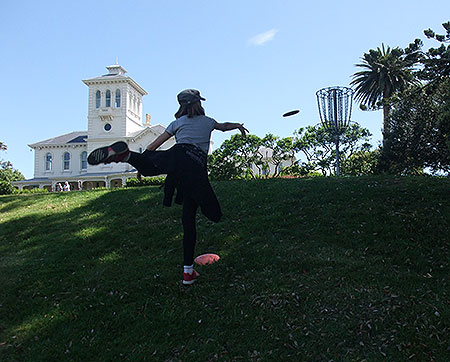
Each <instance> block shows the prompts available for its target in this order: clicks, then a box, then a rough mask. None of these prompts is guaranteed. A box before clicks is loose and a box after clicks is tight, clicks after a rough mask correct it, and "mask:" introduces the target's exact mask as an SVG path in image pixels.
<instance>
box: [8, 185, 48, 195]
mask: <svg viewBox="0 0 450 362" xmlns="http://www.w3.org/2000/svg"><path fill="white" fill-rule="evenodd" d="M47 192H48V190H47V189H40V188H37V187H35V188H34V189H31V190H30V189H23V190H17V189H15V190H14V193H15V194H45V193H47Z"/></svg>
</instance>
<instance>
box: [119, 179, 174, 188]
mask: <svg viewBox="0 0 450 362" xmlns="http://www.w3.org/2000/svg"><path fill="white" fill-rule="evenodd" d="M165 180H166V177H165V176H156V177H143V178H142V181H139V180H138V179H137V178H136V177H133V178H129V179H128V180H127V183H126V185H125V187H140V186H160V185H164V182H165Z"/></svg>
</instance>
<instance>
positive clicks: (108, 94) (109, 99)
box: [105, 89, 111, 107]
mask: <svg viewBox="0 0 450 362" xmlns="http://www.w3.org/2000/svg"><path fill="white" fill-rule="evenodd" d="M105 106H106V107H111V91H110V90H109V89H108V90H107V91H106V104H105Z"/></svg>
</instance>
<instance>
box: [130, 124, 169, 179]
mask: <svg viewBox="0 0 450 362" xmlns="http://www.w3.org/2000/svg"><path fill="white" fill-rule="evenodd" d="M170 137H172V135H171V134H170V133H167V132H165V131H164V133H162V134H160V135H159V136H158V137H157V138H156V140H154V141H153V142H152V143H150V144H149V145H148V146H147V150H149V151H155V150H156V149H157V148H158V147H159V146H161V145H162V144H163V143H164V142H166V141H167V140H168V139H169V138H170ZM136 177H137V179H138V180H139V181H140V182H141V181H142V175H141V173H140V172H139V171H138V173H137V175H136Z"/></svg>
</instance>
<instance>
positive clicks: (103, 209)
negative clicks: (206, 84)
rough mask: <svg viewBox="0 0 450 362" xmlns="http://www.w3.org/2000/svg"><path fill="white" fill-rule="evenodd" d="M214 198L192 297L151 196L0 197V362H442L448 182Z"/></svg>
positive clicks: (269, 187) (325, 182) (449, 317)
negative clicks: (217, 206)
mask: <svg viewBox="0 0 450 362" xmlns="http://www.w3.org/2000/svg"><path fill="white" fill-rule="evenodd" d="M214 188H215V190H216V192H217V195H218V197H219V200H220V201H221V204H222V208H223V211H224V214H225V216H224V218H223V221H221V222H220V223H218V224H213V223H210V222H209V221H207V220H206V219H205V218H204V217H200V218H199V222H198V243H197V248H196V252H197V254H202V253H205V252H214V253H218V254H219V255H220V256H221V260H220V261H219V262H217V263H216V264H214V265H209V266H204V267H198V268H197V270H198V271H199V272H200V274H201V276H200V279H199V281H198V282H197V283H196V284H194V285H193V286H191V287H184V286H182V285H181V284H180V280H181V277H182V246H181V243H182V228H181V223H180V215H181V209H180V207H179V206H174V207H172V208H163V207H162V206H161V201H162V192H161V190H159V189H158V188H157V187H145V188H133V189H119V190H115V191H107V190H98V191H90V192H72V193H58V194H48V195H23V196H9V197H1V198H0V286H1V287H0V360H1V361H64V360H73V361H135V360H149V361H150V360H152V361H166V360H167V361H172V360H173V361H178V360H181V361H214V360H225V361H226V360H232V361H234V360H236V361H239V360H243V361H247V360H255V361H258V360H261V361H271V360H305V361H311V360H318V361H329V360H335V361H355V360H363V359H366V360H368V361H378V360H380V361H382V360H390V361H405V360H408V359H410V360H419V361H420V360H423V361H430V360H436V361H446V360H448V357H449V355H450V352H449V346H450V344H449V335H450V305H449V303H450V302H449V300H450V298H449V240H450V180H449V179H439V178H403V177H402V178H394V177H362V178H314V179H295V180H260V181H234V182H219V183H215V184H214Z"/></svg>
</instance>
